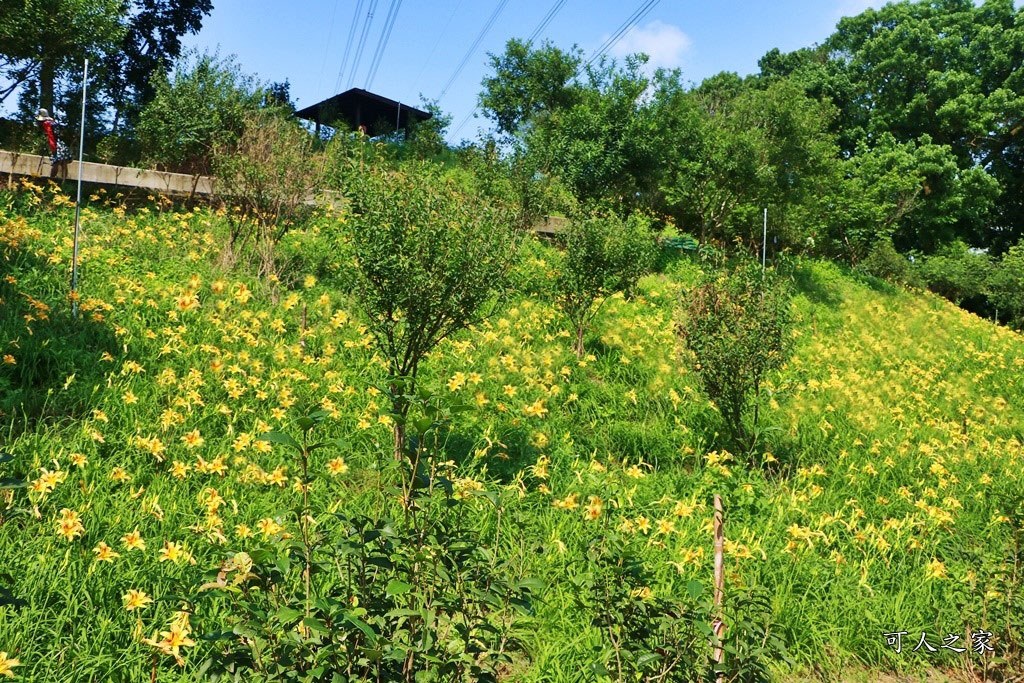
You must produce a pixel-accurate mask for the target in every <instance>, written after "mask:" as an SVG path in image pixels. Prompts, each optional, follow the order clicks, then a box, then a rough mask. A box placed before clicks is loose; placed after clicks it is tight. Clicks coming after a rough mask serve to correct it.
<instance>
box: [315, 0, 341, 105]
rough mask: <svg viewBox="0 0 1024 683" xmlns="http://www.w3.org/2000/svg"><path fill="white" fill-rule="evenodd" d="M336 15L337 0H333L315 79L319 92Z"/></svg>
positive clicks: (329, 50)
mask: <svg viewBox="0 0 1024 683" xmlns="http://www.w3.org/2000/svg"><path fill="white" fill-rule="evenodd" d="M337 15H338V0H334V9H332V10H331V24H330V27H329V28H328V29H327V44H326V45H325V46H324V60H323V61H322V62H321V63H320V75H319V76H317V79H316V89H317V92H320V86H321V85H322V84H323V82H324V69H326V68H327V55H328V54H330V52H331V38H333V37H334V19H335V17H337Z"/></svg>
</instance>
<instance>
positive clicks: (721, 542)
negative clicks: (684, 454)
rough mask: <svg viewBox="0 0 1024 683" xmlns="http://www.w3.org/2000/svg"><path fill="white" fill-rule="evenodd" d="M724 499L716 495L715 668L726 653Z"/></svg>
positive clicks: (713, 626)
mask: <svg viewBox="0 0 1024 683" xmlns="http://www.w3.org/2000/svg"><path fill="white" fill-rule="evenodd" d="M723 516H724V513H723V510H722V497H721V496H719V495H718V494H717V493H716V494H715V593H714V601H715V620H714V621H713V622H711V629H712V631H714V634H715V638H717V639H718V642H717V643H716V644H715V652H714V655H713V658H714V660H715V666H718V665H719V664H721V663H722V659H723V657H724V655H725V653H724V652H723V650H722V636H723V635H724V633H725V622H724V621H722V599H723V598H724V596H725V557H724V548H725V530H724V528H723V523H722V522H723ZM722 677H723V674H721V673H719V674H718V675H717V676H716V678H717V679H718V680H721V679H722Z"/></svg>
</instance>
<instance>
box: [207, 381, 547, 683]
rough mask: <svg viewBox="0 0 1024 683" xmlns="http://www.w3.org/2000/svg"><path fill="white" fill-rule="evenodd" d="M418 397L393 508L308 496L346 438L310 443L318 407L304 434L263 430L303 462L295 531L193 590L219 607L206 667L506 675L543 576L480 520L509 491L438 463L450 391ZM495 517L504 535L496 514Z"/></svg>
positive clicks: (342, 677) (211, 673)
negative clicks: (313, 459)
mask: <svg viewBox="0 0 1024 683" xmlns="http://www.w3.org/2000/svg"><path fill="white" fill-rule="evenodd" d="M410 404H411V406H412V407H413V408H414V413H415V416H416V417H415V419H411V420H410V425H411V430H412V432H411V434H412V436H413V437H414V440H415V442H416V444H417V446H416V448H415V453H416V457H415V458H414V459H413V460H412V461H411V462H403V463H401V464H398V463H392V464H391V466H390V467H386V468H385V470H386V471H385V472H383V473H382V474H383V475H384V476H385V477H386V478H385V479H384V482H385V485H386V484H387V483H388V481H389V480H390V479H391V475H392V474H394V473H395V470H396V469H397V470H399V471H400V472H401V482H402V483H401V489H399V490H393V489H391V488H390V487H387V486H386V490H388V491H389V492H392V493H399V494H400V498H401V500H403V501H404V503H405V505H404V506H403V507H402V510H401V513H402V514H399V515H396V516H394V517H393V518H389V517H387V516H381V515H374V516H367V515H360V514H329V513H328V512H327V511H326V510H324V509H322V508H317V507H313V506H312V503H311V501H310V498H309V496H308V491H309V486H310V485H311V484H312V483H313V478H312V477H311V476H310V472H309V458H310V455H311V454H312V453H313V452H314V451H318V450H320V449H334V450H336V449H339V448H340V449H347V446H346V444H344V443H340V442H337V441H321V442H318V443H311V432H312V431H313V430H314V428H315V427H316V426H317V425H319V424H320V423H321V422H322V421H323V420H324V418H325V416H326V414H325V413H323V411H318V412H315V413H312V414H311V415H309V416H305V417H302V418H299V419H298V420H297V421H296V426H298V427H299V429H301V432H302V433H301V436H300V437H299V438H298V439H297V438H295V437H293V436H291V435H290V434H288V433H287V432H269V433H267V434H265V435H264V436H263V437H262V438H263V439H264V440H266V441H270V442H273V443H276V444H279V445H282V446H285V447H286V448H287V449H288V450H289V451H290V452H291V453H292V455H294V456H295V458H296V459H297V461H298V463H297V464H298V465H299V469H300V471H301V479H300V481H301V483H302V488H303V498H302V506H301V508H299V509H296V510H295V513H294V514H295V517H296V520H297V522H298V524H299V528H300V530H301V533H300V537H299V538H295V539H282V543H281V544H270V543H268V544H264V545H263V546H262V547H261V548H259V549H257V550H253V551H252V552H248V553H247V552H237V553H230V554H229V555H228V557H227V558H226V560H225V561H224V562H223V564H222V565H221V566H220V568H219V569H215V570H213V571H211V572H209V574H208V576H207V577H206V578H207V581H206V583H204V584H203V585H202V586H200V587H199V588H198V589H196V590H195V591H193V595H192V602H193V604H194V605H199V604H204V605H208V606H210V607H213V608H214V609H213V610H210V611H208V612H206V611H204V613H209V614H215V615H217V616H216V617H215V623H211V624H210V626H212V627H215V628H216V629H217V631H216V632H214V633H210V634H209V635H207V636H206V637H205V639H206V640H209V641H211V642H212V643H213V647H212V648H211V650H210V654H209V656H208V657H207V659H206V660H205V662H204V663H203V664H202V666H201V667H200V670H199V673H200V674H201V675H203V676H205V677H208V678H210V679H212V680H215V681H217V680H247V681H278V680H289V681H302V682H304V683H314V682H320V681H323V682H331V681H404V682H406V683H413V681H438V682H440V681H449V682H452V683H456V682H468V681H497V680H498V672H499V671H500V670H501V668H502V667H507V666H508V665H509V664H510V662H511V661H512V659H511V652H513V651H515V650H517V649H520V648H521V643H520V637H519V635H518V634H519V628H520V627H519V618H520V617H521V616H523V615H528V614H530V613H531V611H532V607H531V603H532V601H533V599H534V597H535V595H536V593H537V592H538V591H539V590H541V589H542V588H543V584H542V583H541V582H539V581H537V580H534V579H530V578H526V577H524V576H522V574H521V568H517V567H516V566H514V563H513V562H511V561H509V560H507V559H501V558H499V557H498V556H497V555H496V554H495V552H494V547H493V539H492V538H490V537H489V535H488V534H485V533H482V532H480V531H479V530H477V529H476V528H475V527H474V519H475V517H476V515H477V514H479V511H480V506H488V507H489V506H492V505H493V506H495V507H496V508H498V509H499V510H500V509H501V508H502V506H503V505H504V501H503V500H502V499H501V498H500V494H497V493H494V492H488V491H480V492H474V491H456V489H455V487H454V486H453V482H452V481H451V480H449V479H447V478H446V477H445V476H444V475H443V473H442V472H441V470H440V468H441V466H442V463H443V462H444V461H445V460H446V457H447V456H445V451H444V446H445V444H444V439H443V438H442V434H444V433H446V431H447V429H448V428H449V422H450V419H451V415H452V409H453V408H455V407H456V406H454V405H452V404H451V399H449V398H448V397H447V396H444V395H441V396H438V395H433V394H430V393H427V392H422V391H421V392H420V394H419V395H418V396H416V397H411V400H410ZM407 465H408V466H409V467H408V468H407ZM410 470H411V471H410ZM497 519H498V522H497V525H496V527H495V528H494V535H495V537H497V536H498V535H500V534H501V531H502V530H501V515H500V512H499V514H498V517H497ZM284 541H287V542H284ZM296 586H302V588H299V589H296ZM198 611H199V610H197V612H198Z"/></svg>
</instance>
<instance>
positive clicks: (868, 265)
mask: <svg viewBox="0 0 1024 683" xmlns="http://www.w3.org/2000/svg"><path fill="white" fill-rule="evenodd" d="M857 267H858V269H859V270H860V271H861V272H864V273H867V274H868V275H873V276H874V277H877V278H880V279H882V280H885V281H887V282H892V283H895V284H901V285H906V284H910V282H911V281H912V280H913V269H912V267H911V265H910V261H908V260H907V257H906V256H904V255H902V254H901V253H899V252H898V251H896V247H894V246H893V244H892V240H891V239H890V238H888V237H882V238H880V239H878V240H876V241H875V243H874V244H873V245H872V246H871V251H870V252H868V255H867V257H865V258H864V260H863V261H861V262H860V263H859V264H858V265H857Z"/></svg>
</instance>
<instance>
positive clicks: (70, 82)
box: [0, 0, 124, 127]
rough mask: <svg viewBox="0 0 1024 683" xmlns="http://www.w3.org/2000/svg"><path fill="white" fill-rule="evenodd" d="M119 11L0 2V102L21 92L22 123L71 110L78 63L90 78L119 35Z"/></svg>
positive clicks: (74, 2) (95, 3)
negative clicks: (87, 65)
mask: <svg viewBox="0 0 1024 683" xmlns="http://www.w3.org/2000/svg"><path fill="white" fill-rule="evenodd" d="M123 12H124V7H123V5H122V3H121V2H120V0H0V81H3V82H5V85H4V87H3V88H2V89H0V102H3V101H4V100H5V99H6V98H7V97H9V96H10V95H11V94H13V93H15V92H19V90H20V97H19V103H20V109H21V113H22V116H23V117H25V118H29V117H30V116H31V115H32V114H34V113H35V111H36V109H37V108H38V107H45V108H46V109H48V110H49V111H50V112H51V114H52V113H55V112H57V113H58V116H60V113H59V112H65V113H67V112H69V111H73V110H74V106H73V104H72V100H73V99H75V97H74V96H75V95H77V96H78V97H81V90H80V87H81V86H80V81H81V72H82V63H83V60H84V59H86V58H89V60H90V62H91V64H92V65H93V73H94V74H95V73H96V67H97V66H98V63H99V62H100V60H101V59H102V57H103V55H105V54H108V53H109V52H110V51H111V50H113V49H114V48H115V47H116V45H117V44H118V43H119V41H120V40H121V37H122V36H123V34H124V27H123V26H122V24H121V18H122V16H123ZM93 99H94V101H97V96H96V95H95V94H94V97H93ZM87 127H89V126H88V125H87Z"/></svg>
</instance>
